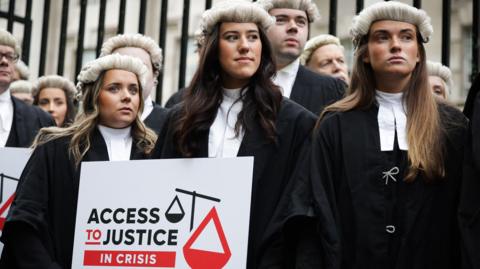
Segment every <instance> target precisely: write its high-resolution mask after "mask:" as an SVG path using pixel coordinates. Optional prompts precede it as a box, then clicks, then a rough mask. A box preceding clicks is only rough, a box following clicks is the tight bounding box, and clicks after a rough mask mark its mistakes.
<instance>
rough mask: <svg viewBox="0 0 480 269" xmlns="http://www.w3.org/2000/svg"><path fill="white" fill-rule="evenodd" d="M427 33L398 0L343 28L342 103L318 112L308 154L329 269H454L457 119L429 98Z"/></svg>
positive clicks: (416, 14) (418, 14) (459, 150)
mask: <svg viewBox="0 0 480 269" xmlns="http://www.w3.org/2000/svg"><path fill="white" fill-rule="evenodd" d="M431 34H432V26H431V24H430V18H429V17H428V16H427V14H426V13H425V12H424V11H422V10H419V9H416V8H414V7H412V6H409V5H406V4H403V3H400V2H393V1H392V2H379V3H376V4H373V5H371V6H369V7H368V8H366V9H364V10H363V11H362V12H360V14H359V15H358V16H356V17H355V18H354V20H353V25H352V29H351V35H352V36H353V40H354V44H355V63H354V67H353V71H352V78H351V84H350V87H349V91H348V95H347V96H346V97H345V98H344V99H342V100H340V101H338V102H336V103H334V104H332V105H330V106H328V107H327V108H326V109H325V111H324V113H323V115H322V117H321V119H320V120H319V121H318V123H317V127H316V130H315V132H314V141H313V146H312V163H311V166H312V168H311V186H312V191H313V201H314V206H313V208H314V211H316V209H317V208H318V204H319V203H322V201H323V199H325V195H326V196H327V197H328V199H329V201H330V204H331V207H332V211H333V213H334V215H335V222H336V225H335V227H336V229H337V233H338V235H339V242H338V243H337V244H335V245H334V249H336V251H335V252H334V253H335V254H334V255H331V259H329V262H330V264H331V265H332V266H333V267H335V268H396V269H403V268H404V269H407V268H408V269H420V268H422V269H425V268H445V269H446V268H459V264H460V263H459V261H460V259H459V258H460V251H459V234H458V222H457V206H458V195H459V187H460V179H461V168H462V158H463V140H464V136H465V133H466V132H465V131H466V130H465V129H466V120H465V118H464V117H463V115H462V114H461V113H460V111H458V110H457V109H456V108H453V107H450V106H449V105H447V104H444V103H441V102H437V101H436V99H435V98H434V96H433V94H432V93H431V91H430V88H429V85H428V78H427V76H428V73H427V69H426V59H425V48H424V46H423V43H425V42H427V41H428V39H429V38H430V35H431ZM323 190H325V191H326V194H325V193H324V192H323ZM315 213H317V215H319V216H321V214H319V213H318V212H315ZM333 267H332V268H333Z"/></svg>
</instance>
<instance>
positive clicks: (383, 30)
mask: <svg viewBox="0 0 480 269" xmlns="http://www.w3.org/2000/svg"><path fill="white" fill-rule="evenodd" d="M407 32H412V33H415V31H414V30H413V29H410V28H405V29H401V30H400V33H407ZM376 33H385V34H389V33H390V31H388V30H386V29H378V30H375V31H374V32H373V33H372V34H376Z"/></svg>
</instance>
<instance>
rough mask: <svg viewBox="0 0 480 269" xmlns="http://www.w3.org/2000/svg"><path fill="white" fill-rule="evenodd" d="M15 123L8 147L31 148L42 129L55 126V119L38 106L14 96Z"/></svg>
mask: <svg viewBox="0 0 480 269" xmlns="http://www.w3.org/2000/svg"><path fill="white" fill-rule="evenodd" d="M12 102H13V123H12V129H11V130H10V134H9V136H8V140H7V144H6V145H5V146H6V147H20V148H25V147H29V146H30V145H31V144H32V142H33V139H34V138H35V136H36V135H37V133H38V130H40V128H42V127H48V126H55V121H54V120H53V118H52V117H51V116H50V115H49V114H48V113H46V112H45V111H43V110H41V109H40V108H38V107H36V106H30V105H27V104H25V103H24V102H22V101H20V100H19V99H17V98H15V97H13V96H12Z"/></svg>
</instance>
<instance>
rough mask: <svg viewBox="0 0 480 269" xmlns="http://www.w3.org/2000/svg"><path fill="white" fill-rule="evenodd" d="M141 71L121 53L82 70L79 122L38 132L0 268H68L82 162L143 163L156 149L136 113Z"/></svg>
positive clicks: (136, 62) (139, 104)
mask: <svg viewBox="0 0 480 269" xmlns="http://www.w3.org/2000/svg"><path fill="white" fill-rule="evenodd" d="M146 72H147V68H146V67H145V65H144V64H143V63H142V62H141V60H138V59H136V58H132V57H130V56H121V55H118V54H113V55H108V56H105V57H102V58H99V59H97V60H95V61H93V62H90V63H88V64H87V65H86V66H85V67H84V68H83V69H82V71H81V72H80V74H79V75H78V81H79V82H78V85H77V88H78V90H79V91H80V92H81V94H82V110H81V112H80V114H79V115H78V116H77V119H76V121H75V122H74V123H73V124H72V125H70V126H68V127H65V128H59V127H51V128H44V129H41V131H40V133H39V134H38V135H37V137H36V139H35V141H34V144H33V147H34V151H33V154H32V156H31V158H30V160H29V161H28V163H27V165H26V167H25V169H24V171H23V173H22V175H21V177H20V181H19V184H18V187H17V190H16V196H15V200H14V201H13V204H12V206H11V208H10V211H9V214H8V217H7V221H6V223H5V227H4V230H3V233H2V238H1V239H2V242H3V243H4V244H5V247H4V249H3V253H2V257H1V260H0V267H1V268H39V269H40V268H71V262H72V252H73V239H74V230H75V217H76V208H77V196H78V187H79V179H80V168H81V166H80V164H81V162H85V161H108V160H110V161H120V160H130V159H144V158H146V156H147V155H148V154H149V153H150V152H151V151H152V149H153V147H154V145H155V139H156V135H155V133H154V132H153V131H151V130H149V129H148V128H146V127H145V125H144V124H143V122H142V121H141V119H140V116H139V113H140V114H141V111H142V109H143V98H142V87H143V85H145V79H146Z"/></svg>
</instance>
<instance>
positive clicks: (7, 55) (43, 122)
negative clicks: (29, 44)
mask: <svg viewBox="0 0 480 269" xmlns="http://www.w3.org/2000/svg"><path fill="white" fill-rule="evenodd" d="M19 57H20V47H19V46H18V44H17V40H16V39H15V37H14V36H13V35H12V34H11V33H9V32H7V31H5V30H0V147H29V146H30V144H31V143H32V142H33V139H34V138H35V135H37V132H38V130H39V129H40V128H42V127H46V126H53V125H54V124H55V122H54V121H53V119H52V118H51V117H50V116H49V115H48V114H47V113H45V112H44V111H42V110H41V109H39V108H37V107H33V106H29V105H27V104H25V103H24V102H22V101H20V100H19V99H17V98H16V97H14V96H12V94H11V91H10V84H11V83H12V82H13V78H14V73H15V63H16V62H17V61H18V59H19Z"/></svg>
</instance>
